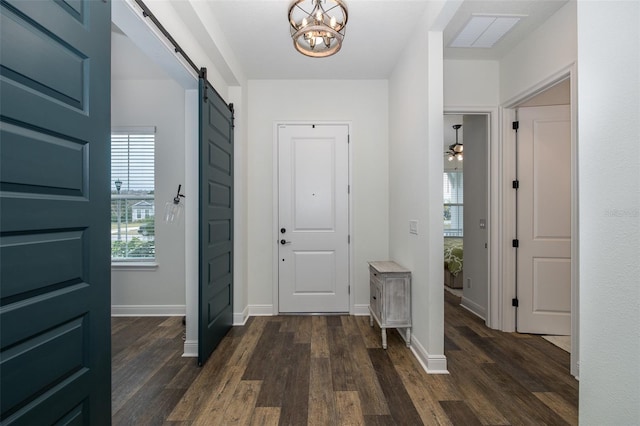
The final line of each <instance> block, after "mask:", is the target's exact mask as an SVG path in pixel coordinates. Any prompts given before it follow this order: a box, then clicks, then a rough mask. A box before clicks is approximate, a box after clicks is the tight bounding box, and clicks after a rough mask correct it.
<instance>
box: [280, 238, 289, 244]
mask: <svg viewBox="0 0 640 426" xmlns="http://www.w3.org/2000/svg"><path fill="white" fill-rule="evenodd" d="M280 244H282V245H285V244H291V241H287V240H285V239H284V238H283V239H282V240H280Z"/></svg>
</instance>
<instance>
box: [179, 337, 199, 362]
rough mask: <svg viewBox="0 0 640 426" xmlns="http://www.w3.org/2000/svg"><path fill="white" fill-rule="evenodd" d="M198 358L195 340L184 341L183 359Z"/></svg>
mask: <svg viewBox="0 0 640 426" xmlns="http://www.w3.org/2000/svg"><path fill="white" fill-rule="evenodd" d="M197 356H198V341H197V340H185V341H184V353H183V354H182V357H183V358H194V357H197Z"/></svg>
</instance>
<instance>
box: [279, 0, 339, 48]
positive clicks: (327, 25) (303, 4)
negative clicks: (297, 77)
mask: <svg viewBox="0 0 640 426" xmlns="http://www.w3.org/2000/svg"><path fill="white" fill-rule="evenodd" d="M327 5H328V6H330V7H326V6H327ZM348 18H349V11H348V9H347V6H346V5H345V3H344V2H343V1H342V0H295V1H294V2H293V3H291V6H289V26H290V31H291V38H292V39H293V46H294V47H295V49H296V50H297V51H298V52H300V53H302V54H303V55H306V56H310V57H312V58H325V57H327V56H331V55H335V54H336V53H338V51H339V50H340V48H341V47H342V40H344V35H345V28H346V25H347V20H348Z"/></svg>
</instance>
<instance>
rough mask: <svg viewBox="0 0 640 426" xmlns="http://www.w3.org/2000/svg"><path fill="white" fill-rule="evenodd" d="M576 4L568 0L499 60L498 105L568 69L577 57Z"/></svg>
mask: <svg viewBox="0 0 640 426" xmlns="http://www.w3.org/2000/svg"><path fill="white" fill-rule="evenodd" d="M576 3H577V2H576V1H575V0H570V1H568V2H567V4H566V5H564V6H563V7H562V8H561V9H560V10H558V11H557V12H556V13H555V14H553V15H552V16H551V17H550V18H549V19H548V20H547V21H546V22H544V23H543V24H542V25H541V26H540V27H538V28H537V29H536V30H535V31H534V32H533V33H532V34H531V35H530V36H529V37H527V38H526V39H525V40H523V41H522V42H520V43H519V44H518V45H517V46H516V47H515V48H513V49H512V50H511V51H510V52H509V53H507V54H506V55H505V56H504V57H503V58H502V59H501V60H500V103H501V104H502V105H505V104H508V103H509V102H511V101H512V100H513V99H516V98H518V97H520V96H522V95H523V94H524V93H525V92H527V91H529V90H531V88H532V87H535V86H536V85H538V84H540V83H541V82H543V81H545V80H547V79H549V77H551V76H554V75H555V74H557V73H560V72H563V71H565V70H567V69H568V68H569V67H570V66H571V65H572V64H573V63H574V62H575V61H576V54H577V20H576Z"/></svg>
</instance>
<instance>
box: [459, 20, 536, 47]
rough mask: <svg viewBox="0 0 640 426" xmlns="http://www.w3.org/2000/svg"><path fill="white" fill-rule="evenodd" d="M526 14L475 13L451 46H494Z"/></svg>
mask: <svg viewBox="0 0 640 426" xmlns="http://www.w3.org/2000/svg"><path fill="white" fill-rule="evenodd" d="M525 17H526V15H480V14H478V15H473V16H472V17H471V18H470V19H469V21H467V24H466V25H465V26H464V27H463V28H462V30H460V32H459V33H458V35H457V36H456V37H455V38H454V39H453V41H452V42H451V43H450V44H449V46H450V47H472V48H486V49H489V48H491V47H493V46H494V45H495V44H496V43H497V42H498V41H499V40H500V39H502V38H503V37H504V36H505V35H506V34H507V33H508V32H509V31H511V29H512V28H513V27H514V26H515V25H516V24H517V23H518V22H520V20H521V19H522V18H525Z"/></svg>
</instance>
